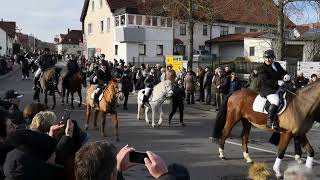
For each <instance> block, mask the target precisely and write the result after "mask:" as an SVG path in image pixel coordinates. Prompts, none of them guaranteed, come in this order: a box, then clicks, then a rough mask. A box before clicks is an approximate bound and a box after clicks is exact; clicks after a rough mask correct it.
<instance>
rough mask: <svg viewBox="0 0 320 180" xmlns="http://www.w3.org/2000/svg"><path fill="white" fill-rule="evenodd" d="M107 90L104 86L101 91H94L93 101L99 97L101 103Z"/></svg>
mask: <svg viewBox="0 0 320 180" xmlns="http://www.w3.org/2000/svg"><path fill="white" fill-rule="evenodd" d="M97 87H98V86H97ZM106 89H107V86H103V88H102V89H100V90H97V89H96V90H94V91H93V93H92V94H91V99H92V100H94V97H95V96H98V97H99V102H100V101H101V100H102V98H103V93H104V91H105V90H106Z"/></svg>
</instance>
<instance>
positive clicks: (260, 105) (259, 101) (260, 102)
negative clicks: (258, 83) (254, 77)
mask: <svg viewBox="0 0 320 180" xmlns="http://www.w3.org/2000/svg"><path fill="white" fill-rule="evenodd" d="M285 97H286V93H284V95H283V100H284V102H283V106H282V107H281V106H280V109H278V115H280V114H282V113H283V111H284V110H285V109H286V108H287V100H286V98H285ZM266 103H267V98H264V97H262V96H260V95H258V96H257V97H256V99H255V100H254V102H253V105H252V109H253V111H255V112H259V113H264V114H268V112H267V111H266V110H265V108H264V107H265V105H266Z"/></svg>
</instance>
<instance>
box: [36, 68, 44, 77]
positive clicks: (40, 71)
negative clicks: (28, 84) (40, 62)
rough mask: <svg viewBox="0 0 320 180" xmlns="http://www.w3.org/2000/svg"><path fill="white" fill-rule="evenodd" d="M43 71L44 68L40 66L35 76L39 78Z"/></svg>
mask: <svg viewBox="0 0 320 180" xmlns="http://www.w3.org/2000/svg"><path fill="white" fill-rule="evenodd" d="M41 73H42V70H41V69H40V68H38V70H37V71H36V73H35V74H34V77H36V78H39V76H40V74H41Z"/></svg>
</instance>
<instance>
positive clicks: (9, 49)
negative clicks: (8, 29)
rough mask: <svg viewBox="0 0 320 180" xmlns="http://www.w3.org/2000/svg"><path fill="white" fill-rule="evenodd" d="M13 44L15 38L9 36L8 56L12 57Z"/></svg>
mask: <svg viewBox="0 0 320 180" xmlns="http://www.w3.org/2000/svg"><path fill="white" fill-rule="evenodd" d="M13 42H14V38H12V37H10V36H7V48H8V51H7V54H8V55H12V53H13Z"/></svg>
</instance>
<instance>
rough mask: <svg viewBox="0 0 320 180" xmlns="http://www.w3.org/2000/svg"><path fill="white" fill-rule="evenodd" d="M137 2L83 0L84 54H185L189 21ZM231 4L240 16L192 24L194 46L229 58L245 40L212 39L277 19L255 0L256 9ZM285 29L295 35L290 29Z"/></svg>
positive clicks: (147, 58)
mask: <svg viewBox="0 0 320 180" xmlns="http://www.w3.org/2000/svg"><path fill="white" fill-rule="evenodd" d="M258 1H259V0H257V2H258ZM261 1H264V0H261ZM139 2H140V3H141V0H131V1H118V0H85V2H84V6H83V10H82V14H81V22H82V29H83V32H84V42H85V46H86V53H85V54H86V55H87V56H89V57H91V56H94V55H98V54H105V55H106V58H107V59H108V60H113V59H114V58H115V59H124V60H125V61H126V62H135V63H136V62H140V63H149V64H155V63H159V62H160V63H161V62H163V61H164V57H165V56H167V55H172V54H179V55H183V56H186V55H187V49H188V39H189V37H188V32H187V27H188V23H186V22H181V21H176V20H173V19H171V18H167V17H158V16H149V15H145V13H144V12H143V11H142V10H141V8H139V6H142V5H141V4H140V3H139ZM254 2H256V1H254ZM234 5H235V6H237V7H236V10H237V11H239V12H238V15H234V14H236V13H235V12H234V11H233V10H232V8H231V10H232V12H225V14H222V17H221V19H219V20H217V21H216V23H214V24H213V26H212V29H211V28H210V25H208V24H206V23H204V22H197V23H196V24H195V27H194V45H193V49H194V51H196V50H208V51H211V53H213V54H216V55H217V56H218V57H220V58H227V59H229V58H233V57H234V55H237V56H238V55H239V56H243V55H244V54H245V53H244V51H245V49H244V45H243V44H244V43H243V42H242V43H241V44H242V45H241V46H240V44H239V43H235V44H222V43H213V44H212V43H210V42H214V39H215V38H219V37H225V36H229V35H230V36H231V35H232V34H238V33H250V32H252V33H254V32H261V31H264V30H265V29H266V28H269V29H270V27H271V28H274V26H276V24H277V21H276V13H275V14H273V15H270V12H269V13H267V14H262V13H261V12H260V11H262V9H261V8H262V7H259V4H257V5H256V6H257V7H256V8H253V10H254V11H257V13H247V10H248V7H247V6H246V3H244V4H241V5H239V4H237V3H234ZM270 6H271V7H270V8H269V9H270V11H271V10H272V11H275V12H276V7H275V5H274V4H270ZM264 8H265V7H264ZM231 10H230V11H231ZM239 13H242V14H239ZM286 23H287V25H288V26H289V25H290V26H294V24H293V23H292V22H291V21H290V20H289V19H287V20H286ZM267 26H270V27H267ZM288 33H289V34H293V32H291V31H288ZM206 41H207V42H208V43H206ZM242 41H243V39H242ZM237 56H236V57H237Z"/></svg>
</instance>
